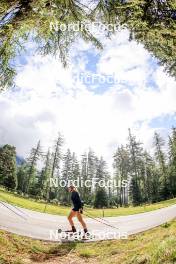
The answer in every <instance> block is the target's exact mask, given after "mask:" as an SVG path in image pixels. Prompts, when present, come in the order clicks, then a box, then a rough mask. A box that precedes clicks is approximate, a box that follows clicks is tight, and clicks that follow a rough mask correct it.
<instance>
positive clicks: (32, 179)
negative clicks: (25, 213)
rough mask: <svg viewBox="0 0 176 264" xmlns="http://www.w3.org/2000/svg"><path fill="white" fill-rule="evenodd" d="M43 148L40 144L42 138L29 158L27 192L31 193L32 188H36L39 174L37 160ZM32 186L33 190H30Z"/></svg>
mask: <svg viewBox="0 0 176 264" xmlns="http://www.w3.org/2000/svg"><path fill="white" fill-rule="evenodd" d="M41 155H42V150H41V145H40V140H39V141H38V143H37V146H36V148H32V149H31V153H30V156H29V158H28V159H27V181H26V187H25V192H26V193H29V192H30V191H32V188H35V187H34V186H35V183H36V176H37V167H36V166H37V162H38V160H39V159H40V158H41ZM30 188H31V190H30Z"/></svg>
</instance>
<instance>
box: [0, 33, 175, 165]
mask: <svg viewBox="0 0 176 264" xmlns="http://www.w3.org/2000/svg"><path fill="white" fill-rule="evenodd" d="M103 44H104V49H103V50H102V51H98V50H96V49H95V48H94V47H93V46H92V45H91V44H87V43H85V42H84V41H83V40H79V41H78V42H77V43H74V45H73V47H72V49H71V51H70V65H69V67H67V68H66V69H64V68H63V66H62V64H61V62H60V60H59V58H53V57H51V56H45V57H42V56H41V55H39V54H37V53H35V52H34V49H35V45H34V43H32V42H30V43H28V44H27V50H26V51H25V52H24V53H22V55H21V56H18V57H17V58H16V61H15V63H16V65H17V66H18V74H17V77H16V88H15V89H12V90H9V91H7V92H3V93H2V94H1V95H0V109H1V113H2V115H1V124H0V140H1V142H0V144H5V143H10V144H13V145H15V146H16V147H17V152H18V153H19V154H20V155H21V156H26V155H28V153H29V151H30V148H31V147H33V146H34V145H36V143H37V140H39V139H41V142H42V144H43V146H44V148H45V149H47V147H48V146H50V145H52V143H53V140H54V138H55V137H56V136H57V133H58V131H60V132H61V133H63V134H64V136H65V147H64V148H65V149H66V148H67V147H70V148H71V150H72V151H75V152H76V153H78V155H81V154H82V153H83V152H84V151H86V150H88V149H89V147H92V148H93V149H94V151H95V152H96V153H97V154H98V155H99V156H100V155H103V156H104V157H105V159H106V160H107V162H108V163H109V164H111V163H112V154H113V152H114V151H115V149H116V148H117V146H118V145H120V144H125V142H126V139H127V136H128V135H127V134H128V128H129V127H130V128H131V129H132V131H133V133H135V134H136V136H137V137H138V138H139V139H140V140H141V141H142V142H144V146H145V147H146V148H147V149H148V150H149V151H150V150H151V148H152V137H153V134H154V131H155V130H157V131H159V132H160V133H161V134H162V135H164V136H166V135H167V134H168V132H169V130H170V128H171V127H172V126H176V114H175V113H176V104H175V102H176V89H175V88H176V82H175V80H174V79H173V78H171V77H169V76H168V75H166V73H165V72H164V70H163V68H162V67H160V66H159V65H158V63H157V60H156V59H155V58H153V57H152V56H151V55H150V54H149V53H148V52H147V51H146V50H145V49H144V48H143V46H142V45H139V44H137V43H136V42H135V41H131V42H129V41H128V32H127V31H121V32H118V33H117V34H116V35H114V36H112V39H111V40H110V39H103ZM95 74H96V75H98V76H100V77H101V78H102V76H103V78H105V82H104V83H99V82H98V81H97V79H96V81H92V83H88V82H86V80H85V78H83V79H80V78H79V77H80V76H83V77H85V76H87V75H90V76H91V77H90V78H92V76H95ZM75 76H79V77H78V78H77V79H76V78H75ZM108 76H115V81H113V82H112V83H110V84H109V83H108V81H107V77H108ZM91 80H93V79H91Z"/></svg>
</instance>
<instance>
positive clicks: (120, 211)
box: [0, 189, 176, 217]
mask: <svg viewBox="0 0 176 264" xmlns="http://www.w3.org/2000/svg"><path fill="white" fill-rule="evenodd" d="M0 200H1V201H7V202H9V203H11V204H14V205H17V206H20V207H23V208H26V209H30V210H34V211H38V212H44V211H45V212H46V213H49V214H57V215H64V216H65V215H68V212H69V210H70V208H69V207H66V206H60V205H59V206H57V205H52V204H47V206H46V204H45V203H42V202H38V201H35V200H32V199H27V198H23V197H21V196H19V195H16V194H13V193H10V192H7V191H5V190H3V189H0ZM173 204H176V198H175V199H171V200H166V201H162V202H159V203H155V204H147V205H143V206H136V207H132V206H131V207H127V208H124V207H122V208H115V209H104V210H102V209H92V208H88V209H86V208H85V209H86V210H87V212H88V213H90V214H91V215H92V216H94V217H102V216H106V217H111V216H121V215H131V214H138V213H144V212H149V211H153V210H156V209H161V208H164V207H167V206H170V205H173ZM45 207H46V208H45ZM45 209H46V210H45ZM103 211H104V212H103Z"/></svg>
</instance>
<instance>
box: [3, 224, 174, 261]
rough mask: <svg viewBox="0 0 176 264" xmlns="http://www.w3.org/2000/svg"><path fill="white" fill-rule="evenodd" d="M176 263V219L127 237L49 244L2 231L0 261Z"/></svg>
mask: <svg viewBox="0 0 176 264" xmlns="http://www.w3.org/2000/svg"><path fill="white" fill-rule="evenodd" d="M22 263H23V264H32V263H34V264H36V263H40V264H42V263H43V264H51V263H52V264H56V263H57V264H58V263H59V264H64V263H75V264H93V263H96V264H161V263H165V264H174V263H176V220H175V221H172V222H170V223H167V224H164V225H162V226H160V227H157V228H155V229H152V230H150V231H147V232H144V233H142V234H138V235H133V236H130V237H129V238H128V239H125V240H112V241H103V242H94V243H88V244H84V243H68V244H58V243H47V242H42V241H37V240H32V239H28V238H24V237H21V236H17V235H12V234H9V233H7V232H5V231H0V264H22Z"/></svg>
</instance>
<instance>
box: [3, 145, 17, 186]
mask: <svg viewBox="0 0 176 264" xmlns="http://www.w3.org/2000/svg"><path fill="white" fill-rule="evenodd" d="M0 184H1V185H4V186H5V187H7V188H8V189H15V188H16V186H17V175H16V151H15V147H13V146H10V145H5V146H3V147H2V148H0Z"/></svg>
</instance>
